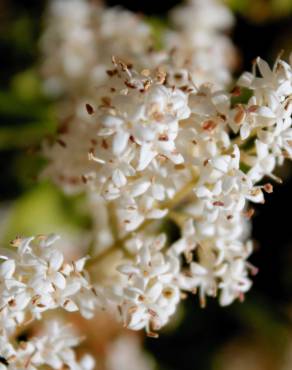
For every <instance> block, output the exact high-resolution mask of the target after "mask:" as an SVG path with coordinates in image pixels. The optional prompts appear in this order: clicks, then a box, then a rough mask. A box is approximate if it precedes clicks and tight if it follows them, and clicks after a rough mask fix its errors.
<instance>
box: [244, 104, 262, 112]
mask: <svg viewBox="0 0 292 370" xmlns="http://www.w3.org/2000/svg"><path fill="white" fill-rule="evenodd" d="M258 109H259V106H258V105H251V106H250V107H249V108H248V109H247V111H248V112H249V113H255V112H256V111H257V110H258Z"/></svg>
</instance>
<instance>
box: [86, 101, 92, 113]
mask: <svg viewBox="0 0 292 370" xmlns="http://www.w3.org/2000/svg"><path fill="white" fill-rule="evenodd" d="M85 108H86V110H87V113H88V114H90V115H91V114H93V113H94V108H93V106H92V105H90V104H88V103H86V104H85Z"/></svg>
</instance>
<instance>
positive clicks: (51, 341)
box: [0, 235, 97, 370]
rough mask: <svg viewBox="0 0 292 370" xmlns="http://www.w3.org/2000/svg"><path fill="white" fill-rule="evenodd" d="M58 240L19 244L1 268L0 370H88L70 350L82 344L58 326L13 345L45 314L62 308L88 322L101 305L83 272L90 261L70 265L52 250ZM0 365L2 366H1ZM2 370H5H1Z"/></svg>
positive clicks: (20, 241) (41, 238) (37, 239)
mask: <svg viewBox="0 0 292 370" xmlns="http://www.w3.org/2000/svg"><path fill="white" fill-rule="evenodd" d="M57 239H58V236H56V235H49V236H44V235H40V236H37V237H31V238H27V239H21V238H16V239H15V240H14V241H13V242H12V246H13V247H14V248H16V252H11V251H9V250H7V252H5V255H3V256H1V260H2V261H1V264H0V292H1V294H0V343H1V345H0V357H1V359H4V360H3V361H4V364H3V365H0V368H1V369H2V368H4V369H6V368H8V369H19V370H20V369H31V370H33V369H37V368H38V367H39V366H41V365H44V364H46V365H48V366H51V368H53V369H60V368H62V366H69V367H70V369H76V370H87V369H88V370H89V369H92V368H93V365H92V361H91V360H86V359H84V362H82V363H80V364H78V363H77V362H76V359H75V357H74V353H73V352H72V350H71V347H72V346H76V345H77V344H78V343H79V340H78V339H77V338H74V337H73V336H72V335H71V334H69V333H68V334H66V331H64V330H63V329H62V328H61V327H60V326H59V325H58V324H53V325H52V326H50V328H49V332H48V333H47V334H46V335H45V336H43V337H41V338H35V339H33V340H32V341H29V342H23V343H20V344H19V346H15V345H13V343H12V342H11V340H12V339H13V336H14V335H15V334H16V330H19V328H21V327H23V326H25V325H28V324H29V323H30V322H32V321H33V320H34V319H40V318H41V317H42V314H43V313H44V312H45V311H47V310H52V309H56V308H63V309H64V310H66V311H68V312H73V311H77V310H79V311H80V313H81V314H82V315H83V316H84V317H86V318H90V317H92V315H93V312H94V309H95V307H96V304H97V297H96V293H95V290H94V288H93V287H92V286H91V284H90V283H89V281H88V277H87V275H86V273H85V271H84V264H85V261H86V258H82V259H79V260H77V261H75V262H72V263H67V262H65V261H64V256H63V254H62V253H61V252H60V250H59V249H58V248H57V247H55V246H54V245H53V244H54V242H55V241H56V240H57ZM3 361H2V362H3ZM1 366H2V367H1Z"/></svg>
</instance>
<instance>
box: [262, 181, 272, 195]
mask: <svg viewBox="0 0 292 370" xmlns="http://www.w3.org/2000/svg"><path fill="white" fill-rule="evenodd" d="M263 188H264V191H265V192H266V193H268V194H271V193H272V192H273V185H272V184H270V183H268V184H265V185H264V186H263Z"/></svg>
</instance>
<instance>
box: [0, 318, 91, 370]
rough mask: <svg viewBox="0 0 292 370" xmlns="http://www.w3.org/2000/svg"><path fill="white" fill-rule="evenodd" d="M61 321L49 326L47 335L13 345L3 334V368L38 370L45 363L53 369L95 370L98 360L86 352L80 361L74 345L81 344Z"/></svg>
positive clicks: (0, 340)
mask: <svg viewBox="0 0 292 370" xmlns="http://www.w3.org/2000/svg"><path fill="white" fill-rule="evenodd" d="M68 329H69V328H68V327H66V326H62V325H60V323H58V322H51V323H50V325H47V328H46V330H45V333H44V335H42V336H38V337H34V338H32V339H31V340H30V341H26V342H20V343H19V344H18V345H17V346H13V345H12V344H11V343H9V342H8V341H7V338H6V337H5V336H1V335H0V358H1V362H0V369H1V370H23V369H28V370H36V369H39V368H41V367H42V366H47V367H49V368H50V369H56V370H58V369H65V368H66V369H67V368H68V369H72V370H93V369H94V361H93V359H92V358H91V357H90V356H89V355H85V356H84V357H83V358H82V359H81V360H80V362H79V361H77V360H76V357H75V353H74V352H73V350H72V348H73V347H75V346H76V345H78V344H79V342H80V339H79V338H77V337H75V336H74V334H73V333H72V332H71V330H68Z"/></svg>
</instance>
